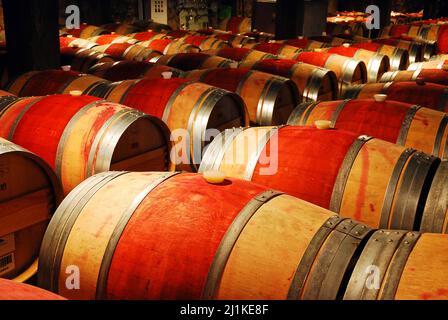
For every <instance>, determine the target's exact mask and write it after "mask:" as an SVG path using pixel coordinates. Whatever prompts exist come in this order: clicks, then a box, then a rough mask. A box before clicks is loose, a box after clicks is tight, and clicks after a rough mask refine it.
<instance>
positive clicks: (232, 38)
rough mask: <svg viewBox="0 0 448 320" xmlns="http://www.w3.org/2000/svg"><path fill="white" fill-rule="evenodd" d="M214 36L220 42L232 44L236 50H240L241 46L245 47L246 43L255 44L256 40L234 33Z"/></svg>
mask: <svg viewBox="0 0 448 320" xmlns="http://www.w3.org/2000/svg"><path fill="white" fill-rule="evenodd" d="M213 36H214V37H216V38H218V39H220V40H223V41H226V42H228V43H230V44H231V45H232V47H234V48H240V47H241V46H244V45H245V44H246V43H251V42H255V39H254V38H251V37H248V36H244V35H238V34H232V33H215V34H214V35H213Z"/></svg>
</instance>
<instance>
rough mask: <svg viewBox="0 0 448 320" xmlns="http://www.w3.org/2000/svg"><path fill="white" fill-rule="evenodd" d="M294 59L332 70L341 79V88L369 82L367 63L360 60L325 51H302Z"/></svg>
mask: <svg viewBox="0 0 448 320" xmlns="http://www.w3.org/2000/svg"><path fill="white" fill-rule="evenodd" d="M294 60H296V61H300V62H305V63H308V64H312V65H315V66H318V67H322V68H326V69H329V70H332V71H333V72H334V73H335V74H336V77H337V78H338V80H339V89H340V90H343V89H344V88H345V87H347V86H350V85H354V84H360V83H366V82H367V68H366V65H365V63H364V62H362V61H359V60H355V59H352V58H348V57H344V56H341V55H338V54H331V53H325V52H302V53H299V54H298V55H297V57H296V58H295V59H294Z"/></svg>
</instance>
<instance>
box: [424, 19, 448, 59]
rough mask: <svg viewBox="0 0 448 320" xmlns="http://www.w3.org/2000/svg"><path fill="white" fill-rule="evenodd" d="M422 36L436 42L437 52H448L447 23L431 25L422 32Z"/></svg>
mask: <svg viewBox="0 0 448 320" xmlns="http://www.w3.org/2000/svg"><path fill="white" fill-rule="evenodd" d="M422 37H423V39H425V40H429V41H435V42H437V53H448V23H445V24H433V25H431V26H430V27H429V28H427V29H426V30H425V31H423V32H422Z"/></svg>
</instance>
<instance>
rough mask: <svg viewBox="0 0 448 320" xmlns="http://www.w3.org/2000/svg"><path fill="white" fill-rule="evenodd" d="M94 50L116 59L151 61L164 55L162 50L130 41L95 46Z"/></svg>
mask: <svg viewBox="0 0 448 320" xmlns="http://www.w3.org/2000/svg"><path fill="white" fill-rule="evenodd" d="M94 50H95V51H98V52H104V53H106V54H108V55H110V56H111V57H112V58H114V59H115V60H134V61H149V60H151V59H152V58H156V57H159V56H161V55H162V53H161V52H158V51H155V50H151V49H148V48H146V47H144V46H141V45H139V44H130V43H111V44H107V45H103V46H97V47H94Z"/></svg>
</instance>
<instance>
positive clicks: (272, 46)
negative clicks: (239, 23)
mask: <svg viewBox="0 0 448 320" xmlns="http://www.w3.org/2000/svg"><path fill="white" fill-rule="evenodd" d="M244 48H249V49H253V50H257V51H261V52H266V53H270V54H272V55H275V56H279V57H281V58H286V59H293V58H294V57H295V56H296V55H297V54H298V53H299V52H301V51H303V50H302V49H300V48H297V47H294V46H290V45H288V44H285V43H277V42H263V43H247V44H245V45H244Z"/></svg>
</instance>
